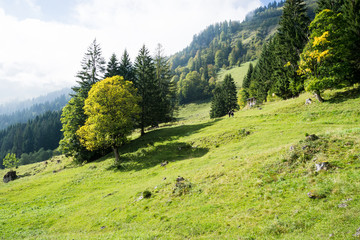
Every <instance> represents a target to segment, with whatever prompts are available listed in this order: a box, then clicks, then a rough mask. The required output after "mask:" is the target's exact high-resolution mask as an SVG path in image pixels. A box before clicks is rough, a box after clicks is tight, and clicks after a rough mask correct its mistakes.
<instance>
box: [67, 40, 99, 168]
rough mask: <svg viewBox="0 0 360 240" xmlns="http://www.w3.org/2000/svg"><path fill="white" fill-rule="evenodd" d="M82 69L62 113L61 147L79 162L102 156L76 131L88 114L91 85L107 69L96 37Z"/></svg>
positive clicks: (82, 64)
mask: <svg viewBox="0 0 360 240" xmlns="http://www.w3.org/2000/svg"><path fill="white" fill-rule="evenodd" d="M81 67H82V70H81V71H79V72H78V74H77V75H76V76H77V77H78V78H79V80H78V81H77V82H78V84H79V86H76V87H73V88H72V89H73V91H74V92H75V93H74V94H73V98H72V99H71V100H70V101H69V103H68V104H67V105H66V106H65V107H64V108H63V111H62V115H61V119H60V120H61V123H62V131H63V134H64V137H63V139H62V140H61V141H60V149H61V150H62V152H63V153H64V154H65V155H66V156H72V157H74V160H75V161H77V162H83V161H91V160H93V159H95V158H97V157H99V156H100V152H95V151H94V152H90V151H88V150H87V149H86V148H85V147H84V146H82V145H81V144H80V141H79V137H78V136H77V135H76V131H77V130H78V129H79V128H80V127H81V126H83V125H84V124H85V121H86V118H87V116H86V115H85V113H84V105H85V103H84V102H85V99H86V98H87V96H88V92H89V91H90V89H91V86H92V85H93V84H95V83H96V82H98V81H99V80H101V78H102V76H103V73H104V71H105V61H104V58H103V57H102V55H101V48H100V45H99V44H97V43H96V39H95V40H94V41H93V42H92V44H91V45H90V47H89V48H88V50H87V52H86V53H85V56H84V58H83V60H82V62H81Z"/></svg>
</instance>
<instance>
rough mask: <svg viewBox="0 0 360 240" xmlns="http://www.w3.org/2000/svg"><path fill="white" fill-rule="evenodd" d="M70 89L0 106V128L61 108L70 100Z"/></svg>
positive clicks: (24, 121)
mask: <svg viewBox="0 0 360 240" xmlns="http://www.w3.org/2000/svg"><path fill="white" fill-rule="evenodd" d="M71 92H72V90H71V89H67V88H66V89H62V90H59V91H56V92H52V93H49V94H47V95H45V96H40V97H37V98H34V99H32V100H28V101H21V102H14V103H9V104H7V105H1V106H0V130H1V129H5V128H7V127H9V126H11V125H14V124H17V123H26V122H28V121H29V120H32V119H34V118H35V117H36V116H39V115H41V114H44V113H45V112H48V111H51V112H53V111H59V110H61V109H62V108H63V107H64V106H65V105H66V104H67V103H68V101H69V100H70V98H71V97H70V95H69V94H70V93H71Z"/></svg>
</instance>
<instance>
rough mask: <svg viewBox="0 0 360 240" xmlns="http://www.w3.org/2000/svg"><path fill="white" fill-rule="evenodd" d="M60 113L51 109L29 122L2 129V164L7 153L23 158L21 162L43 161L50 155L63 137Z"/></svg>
mask: <svg viewBox="0 0 360 240" xmlns="http://www.w3.org/2000/svg"><path fill="white" fill-rule="evenodd" d="M60 115H61V112H60V111H53V112H50V111H49V112H46V113H44V114H43V115H40V116H37V117H35V118H34V119H32V120H28V122H27V123H18V124H14V125H11V126H10V127H8V128H7V129H5V130H1V131H0V161H1V162H0V163H1V164H0V166H2V159H3V158H4V157H5V155H6V154H7V153H15V154H16V157H17V158H21V161H20V164H27V163H32V162H37V161H43V160H45V159H46V158H45V159H44V157H47V156H50V155H51V153H52V152H53V150H54V149H56V148H57V147H58V146H59V141H60V139H61V138H62V133H61V131H60V130H61V122H60ZM24 154H25V155H24ZM2 167H3V166H2Z"/></svg>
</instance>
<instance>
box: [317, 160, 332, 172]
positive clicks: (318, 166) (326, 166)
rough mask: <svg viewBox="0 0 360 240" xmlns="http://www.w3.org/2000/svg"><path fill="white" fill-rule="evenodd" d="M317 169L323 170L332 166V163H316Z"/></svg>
mask: <svg viewBox="0 0 360 240" xmlns="http://www.w3.org/2000/svg"><path fill="white" fill-rule="evenodd" d="M315 168H316V171H317V172H319V171H321V170H325V171H326V170H328V169H329V168H330V164H329V163H328V162H321V163H315Z"/></svg>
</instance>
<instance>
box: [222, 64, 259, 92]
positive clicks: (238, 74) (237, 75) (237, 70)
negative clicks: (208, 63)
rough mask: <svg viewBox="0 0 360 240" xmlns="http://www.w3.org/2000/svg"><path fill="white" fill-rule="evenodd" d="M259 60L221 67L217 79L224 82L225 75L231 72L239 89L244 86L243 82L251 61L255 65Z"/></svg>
mask: <svg viewBox="0 0 360 240" xmlns="http://www.w3.org/2000/svg"><path fill="white" fill-rule="evenodd" d="M256 62H257V60H255V61H252V62H246V63H242V64H241V66H240V67H233V68H231V69H221V70H220V72H219V73H218V76H217V79H218V81H219V82H222V81H223V80H224V77H225V75H227V74H231V76H232V77H233V79H234V81H235V85H236V87H237V88H238V89H239V88H241V87H242V82H243V80H244V77H245V75H246V73H247V71H248V69H249V65H250V63H252V64H253V65H254V67H255V65H256Z"/></svg>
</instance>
